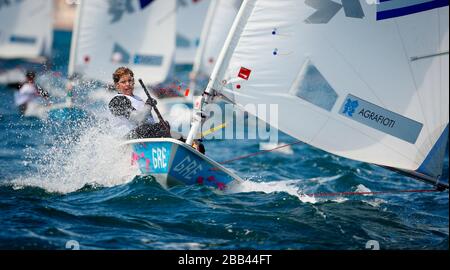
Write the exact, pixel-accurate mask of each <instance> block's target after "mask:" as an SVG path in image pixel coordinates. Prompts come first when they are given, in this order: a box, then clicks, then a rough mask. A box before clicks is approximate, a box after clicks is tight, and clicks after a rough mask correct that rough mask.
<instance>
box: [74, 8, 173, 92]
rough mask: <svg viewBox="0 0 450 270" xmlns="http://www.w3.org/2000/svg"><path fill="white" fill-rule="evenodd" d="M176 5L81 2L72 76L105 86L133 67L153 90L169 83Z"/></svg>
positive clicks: (77, 20) (77, 19)
mask: <svg viewBox="0 0 450 270" xmlns="http://www.w3.org/2000/svg"><path fill="white" fill-rule="evenodd" d="M175 4H176V2H175V0H165V1H164V0H154V1H133V2H132V1H126V2H125V1H123V3H122V4H115V2H114V1H105V0H103V1H80V4H79V5H78V8H77V15H76V20H75V25H74V32H73V38H72V44H71V53H70V61H69V76H73V75H76V74H78V75H81V76H83V77H84V78H85V79H93V80H96V81H100V82H103V83H109V82H111V81H112V77H111V76H112V73H113V72H114V70H116V69H117V68H118V67H120V66H128V67H129V68H131V69H132V70H133V72H134V73H135V77H138V78H144V79H145V82H146V83H148V84H157V83H160V82H162V81H164V80H165V79H166V78H167V75H168V74H169V71H170V68H171V66H172V62H173V58H174V54H175V27H176V16H174V14H173V10H175V8H176V6H175Z"/></svg>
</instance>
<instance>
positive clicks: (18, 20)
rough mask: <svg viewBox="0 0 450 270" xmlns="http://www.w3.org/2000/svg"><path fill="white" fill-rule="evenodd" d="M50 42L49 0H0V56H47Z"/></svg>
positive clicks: (51, 22) (50, 14)
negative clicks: (0, 1)
mask: <svg viewBox="0 0 450 270" xmlns="http://www.w3.org/2000/svg"><path fill="white" fill-rule="evenodd" d="M52 42H53V1H48V0H23V1H18V0H16V1H2V3H1V4H0V58H5V59H12V58H24V59H36V58H38V57H41V56H44V57H48V56H50V53H51V47H52Z"/></svg>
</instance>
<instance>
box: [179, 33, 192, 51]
mask: <svg viewBox="0 0 450 270" xmlns="http://www.w3.org/2000/svg"><path fill="white" fill-rule="evenodd" d="M176 46H177V48H189V47H191V42H190V40H189V39H188V38H187V37H185V36H183V35H180V34H177V41H176Z"/></svg>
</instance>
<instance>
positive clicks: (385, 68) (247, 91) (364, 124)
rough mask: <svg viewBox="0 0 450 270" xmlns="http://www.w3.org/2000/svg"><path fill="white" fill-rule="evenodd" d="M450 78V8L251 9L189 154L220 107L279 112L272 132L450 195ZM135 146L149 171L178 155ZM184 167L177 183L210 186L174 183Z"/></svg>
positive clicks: (304, 4) (248, 1) (228, 51)
mask: <svg viewBox="0 0 450 270" xmlns="http://www.w3.org/2000/svg"><path fill="white" fill-rule="evenodd" d="M419 2H420V3H419ZM448 68H449V62H448V1H430V0H428V1H426V0H424V1H414V2H406V1H383V2H380V3H379V4H375V3H372V4H371V3H368V2H367V1H345V2H342V4H338V3H335V2H329V4H323V5H320V4H319V2H316V1H308V0H307V1H297V0H280V1H271V0H245V1H244V3H243V4H242V6H241V9H240V11H239V13H238V15H237V18H236V20H235V21H234V23H233V26H232V29H231V31H230V34H229V36H228V37H227V40H226V43H225V45H224V48H223V49H222V51H221V54H220V57H219V59H218V61H217V64H216V66H215V67H214V70H213V73H212V75H211V78H210V81H209V84H208V86H207V88H206V90H205V91H204V94H203V97H202V106H200V108H201V109H200V110H199V111H198V112H197V113H196V115H195V116H194V121H193V123H192V127H191V131H190V133H189V136H188V138H187V140H186V144H185V145H183V146H185V147H187V148H188V147H190V145H191V144H192V142H193V140H194V139H195V137H196V136H198V135H197V134H198V131H199V129H200V126H201V124H202V122H203V121H204V120H205V117H206V116H207V107H208V104H210V103H212V102H215V101H216V100H218V99H219V98H220V97H221V98H223V99H225V100H227V101H228V102H230V103H233V104H236V105H237V106H240V107H242V108H244V107H245V105H246V104H251V103H253V104H254V103H258V104H279V106H278V115H279V119H278V121H275V122H269V124H271V125H272V126H277V127H278V129H279V130H281V131H283V132H285V133H286V134H288V135H290V136H292V137H294V138H296V139H298V140H301V141H303V142H305V143H307V144H309V145H312V146H314V147H317V148H319V149H322V150H324V151H327V152H329V153H332V154H335V155H338V156H342V157H345V158H349V159H353V160H357V161H362V162H367V163H371V164H376V165H379V166H382V167H385V168H388V169H392V170H396V171H399V172H402V173H403V174H406V175H408V176H411V177H413V178H415V179H420V180H422V181H425V182H427V183H431V184H433V185H435V186H436V187H438V188H443V189H448V183H443V182H441V181H439V179H440V175H441V174H442V167H443V159H444V155H445V150H446V147H447V142H448V122H449V121H448V120H449V96H448V95H449V92H448V85H449V84H448V75H447V74H448ZM249 113H251V112H249ZM129 144H130V145H131V146H132V148H133V149H134V150H133V151H134V152H133V153H134V154H135V155H136V156H138V157H143V159H144V160H145V158H146V157H152V153H155V151H156V152H158V151H157V150H156V148H155V147H156V146H157V145H162V144H165V146H164V147H165V148H166V149H171V150H172V151H175V150H176V149H178V148H175V147H174V143H173V142H171V141H170V140H165V139H157V141H154V139H150V140H146V141H139V142H133V141H131V142H129ZM140 145H141V146H142V147H141V148H139V147H140ZM142 149H144V150H142ZM161 151H162V152H164V151H163V150H161ZM178 151H179V150H178ZM166 153H169V152H167V150H166ZM192 153H194V154H192ZM176 155H177V153H173V152H170V155H169V157H168V159H167V161H168V162H167V163H166V164H167V168H168V170H167V171H166V172H167V173H168V174H167V175H166V178H177V179H178V180H179V181H182V182H184V183H192V182H195V181H193V179H195V178H198V177H202V174H201V173H198V171H195V170H193V169H194V168H196V167H195V166H194V165H192V166H191V167H192V168H191V170H189V169H187V168H186V167H183V168H184V169H185V170H186V171H189V172H190V174H188V175H186V174H185V175H184V176H179V175H177V174H175V173H173V172H174V169H175V168H176V167H177V166H182V165H184V164H183V163H181V162H180V160H177V159H173V157H174V156H176ZM199 155H200V154H199V153H196V152H195V151H192V152H191V153H188V154H187V156H186V157H185V159H187V158H188V157H189V158H190V159H192V158H193V157H195V158H198V157H199ZM139 161H141V160H140V159H139ZM144 163H145V162H141V163H140V165H141V166H140V168H141V173H144V174H152V173H156V171H154V170H153V168H154V164H153V163H152V160H151V159H150V160H149V166H147V167H145V166H143V165H144ZM157 164H158V163H157ZM180 164H182V165H180ZM145 165H146V164H145ZM146 168H148V170H145V169H146ZM218 170H220V168H219V169H216V171H218ZM221 172H225V173H226V171H225V170H223V171H221ZM171 173H172V174H171ZM187 176H189V177H191V179H189V180H188V179H186V178H187ZM229 176H230V177H233V175H231V174H229ZM183 180H184V181H183Z"/></svg>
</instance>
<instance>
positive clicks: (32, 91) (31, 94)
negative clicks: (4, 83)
mask: <svg viewBox="0 0 450 270" xmlns="http://www.w3.org/2000/svg"><path fill="white" fill-rule="evenodd" d="M35 77H36V73H35V72H34V71H27V73H26V75H25V78H26V81H25V83H24V84H23V85H22V86H21V87H20V88H19V92H18V93H17V94H16V95H15V104H16V105H17V106H18V107H19V111H20V113H21V114H22V115H23V114H25V111H26V110H27V107H28V103H29V102H31V101H33V100H35V99H36V98H38V97H39V96H41V97H43V98H45V99H46V100H47V101H48V98H49V95H48V92H47V91H45V90H44V89H42V88H41V87H39V86H38V85H37V84H36V82H35Z"/></svg>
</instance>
